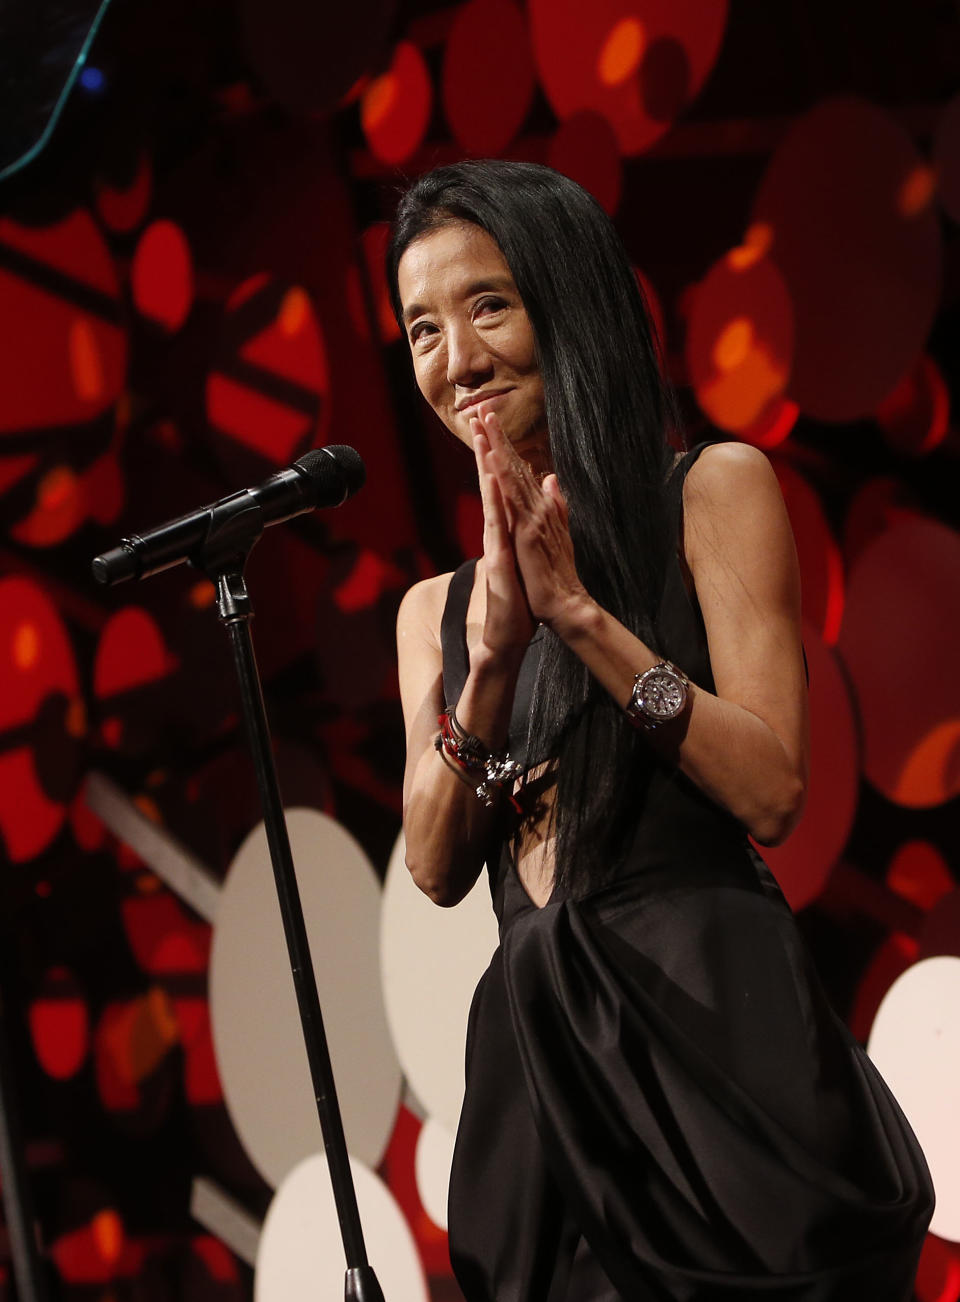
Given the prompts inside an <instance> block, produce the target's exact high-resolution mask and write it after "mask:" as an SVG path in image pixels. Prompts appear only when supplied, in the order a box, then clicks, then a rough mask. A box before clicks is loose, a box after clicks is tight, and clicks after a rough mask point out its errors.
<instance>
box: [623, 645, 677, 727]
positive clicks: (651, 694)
mask: <svg viewBox="0 0 960 1302" xmlns="http://www.w3.org/2000/svg"><path fill="white" fill-rule="evenodd" d="M689 686H690V683H689V680H688V678H687V676H686V674H684V672H683V671H682V670H681V669H678V668H677V666H676V665H673V664H671V663H670V661H669V660H661V661H660V663H659V664H656V665H654V666H653V668H652V669H648V670H647V671H646V673H643V674H637V676H636V678H635V679H634V680H633V691H632V693H631V694H630V700H629V701H628V702H627V704H626V706H625V707H624V708H625V709H626V712H627V714H628V715H629V716H630V719H631V721H632V722H633V723H635V724H638V725H639V726H640V727H641V728H646V729H648V730H652V729H654V728H657V727H659V725H660V724H661V723H669V722H670V720H671V719H676V718H678V717H679V715H681V714H682V713H683V711H684V709H685V708H686V704H687V695H688V688H689Z"/></svg>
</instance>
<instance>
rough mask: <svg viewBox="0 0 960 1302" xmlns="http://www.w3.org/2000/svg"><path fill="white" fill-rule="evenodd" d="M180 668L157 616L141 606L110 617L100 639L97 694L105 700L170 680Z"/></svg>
mask: <svg viewBox="0 0 960 1302" xmlns="http://www.w3.org/2000/svg"><path fill="white" fill-rule="evenodd" d="M177 665H178V662H177V659H176V657H175V656H173V655H172V654H171V653H170V652H169V651H168V650H167V646H166V643H165V642H164V640H163V634H162V633H161V632H160V629H159V628H158V627H157V624H156V621H155V620H154V618H153V616H152V615H150V614H148V613H147V611H145V610H143V609H141V607H139V606H127V607H126V608H125V609H124V610H118V611H117V612H116V614H114V615H111V616H110V619H109V620H108V621H107V625H106V627H105V628H104V630H103V633H102V634H101V636H100V641H99V643H98V645H97V653H96V658H95V660H94V665H93V690H94V692H95V694H96V695H97V697H98V698H99V699H100V700H105V699H107V698H108V697H111V696H116V695H118V694H119V693H121V692H129V691H132V690H133V689H135V688H137V687H143V686H144V685H145V684H147V683H154V682H157V681H158V680H159V679H161V678H166V677H167V675H168V674H171V673H173V671H174V670H175V669H176V668H177Z"/></svg>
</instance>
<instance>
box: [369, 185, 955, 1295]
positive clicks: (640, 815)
mask: <svg viewBox="0 0 960 1302" xmlns="http://www.w3.org/2000/svg"><path fill="white" fill-rule="evenodd" d="M388 263H389V268H390V277H391V286H392V293H393V301H394V308H395V311H396V313H397V318H398V321H399V322H400V323H401V326H402V328H403V329H404V330H405V332H406V335H407V338H408V341H409V346H410V351H411V356H412V359H413V366H414V371H415V373H416V377H417V382H418V385H419V387H420V390H421V392H422V393H423V396H424V398H425V399H426V401H427V402H428V403H429V405H430V406H431V407H432V408H433V410H434V411H435V412H436V414H437V415H438V417H439V418H440V419H441V421H443V423H444V424H445V425H446V426H447V428H448V429H450V430H451V431H452V432H453V433H454V434H455V435H456V437H457V438H459V439H460V440H461V441H462V442H464V443H465V444H467V445H468V446H472V450H473V453H474V456H475V459H476V464H477V473H478V476H479V482H480V490H481V496H482V499H483V508H484V534H483V555H482V557H481V558H480V559H479V560H478V561H474V562H469V563H468V564H467V565H465V566H463V567H461V568H460V569H459V570H458V571H457V572H456V573H455V574H453V575H442V576H440V577H439V578H436V579H429V580H427V581H426V582H424V583H421V584H418V585H416V586H415V587H414V588H413V589H412V590H411V591H410V592H409V593H408V595H407V597H406V598H405V600H404V603H403V606H402V608H401V611H400V616H399V620H398V646H399V660H400V687H401V694H402V698H403V707H404V716H405V720H406V728H407V763H406V771H405V777H404V823H405V832H406V846H407V864H408V867H409V869H410V871H411V873H412V874H413V877H414V879H415V881H416V882H417V884H418V885H419V886H420V887H421V888H422V889H423V890H424V891H425V892H426V893H427V894H428V895H429V896H430V897H431V898H432V899H433V900H435V901H436V902H437V903H439V904H444V905H452V904H456V903H457V902H458V901H459V900H460V899H462V898H463V896H464V895H465V894H466V893H467V891H469V889H470V887H471V886H472V885H473V883H474V881H475V880H476V878H477V876H478V875H479V873H480V871H481V870H482V868H483V865H484V863H486V865H487V867H488V869H489V873H490V884H491V891H492V896H493V904H494V908H495V910H496V913H497V917H498V921H499V925H500V936H501V946H500V948H499V949H498V950H497V952H496V954H495V955H494V958H493V960H492V962H491V965H490V968H489V969H488V971H487V973H486V974H485V976H484V977H483V979H482V980H481V982H480V985H479V986H478V988H477V992H476V995H475V997H474V1004H473V1009H472V1013H471V1019H470V1030H469V1038H468V1046H467V1084H466V1093H465V1097H464V1106H463V1113H462V1116H461V1121H460V1127H459V1131H458V1137H457V1146H456V1153H455V1158H454V1164H453V1171H452V1175H451V1184H450V1218H449V1219H450V1243H451V1257H452V1260H453V1263H454V1268H455V1270H456V1273H457V1277H458V1280H459V1282H460V1285H461V1287H462V1289H463V1292H464V1294H465V1296H466V1297H467V1299H468V1302H506V1300H507V1299H510V1300H511V1302H512V1300H513V1299H516V1300H517V1302H519V1300H520V1299H523V1302H615V1300H616V1299H630V1302H636V1300H637V1299H653V1298H656V1299H658V1302H691V1300H692V1299H693V1298H694V1297H695V1298H696V1299H697V1302H714V1300H716V1302H719V1300H720V1299H724V1300H725V1302H734V1299H742V1298H743V1297H744V1296H747V1295H749V1296H750V1297H768V1298H771V1299H772V1298H774V1297H776V1298H777V1299H778V1302H850V1299H852V1298H854V1297H857V1298H859V1297H870V1298H871V1299H872V1302H905V1299H906V1298H907V1297H908V1296H909V1293H910V1284H911V1280H912V1276H913V1272H914V1269H915V1265H916V1259H917V1255H918V1253H919V1249H920V1244H921V1242H922V1238H923V1233H924V1230H925V1227H926V1224H927V1222H928V1220H929V1216H930V1210H931V1188H930V1182H929V1176H928V1173H927V1170H926V1166H925V1163H924V1160H923V1156H922V1154H921V1152H920V1150H919V1148H918V1146H917V1144H916V1140H915V1139H914V1136H913V1134H912V1132H911V1131H910V1129H909V1126H908V1125H907V1123H906V1121H905V1120H904V1118H903V1116H902V1114H901V1112H900V1110H899V1108H898V1107H897V1105H896V1103H895V1102H894V1101H893V1099H892V1097H891V1096H890V1094H889V1092H888V1091H887V1089H886V1087H885V1086H884V1084H883V1082H882V1081H881V1079H880V1078H879V1076H878V1075H877V1073H876V1071H875V1070H874V1068H873V1067H872V1066H871V1064H870V1062H869V1060H868V1059H867V1058H866V1056H865V1055H864V1054H863V1052H862V1050H861V1049H860V1047H859V1046H858V1045H857V1044H856V1043H855V1042H854V1041H853V1040H852V1038H851V1037H850V1035H849V1034H848V1033H847V1031H846V1029H845V1028H844V1027H843V1026H842V1024H841V1023H840V1022H839V1021H838V1019H837V1018H836V1017H835V1016H834V1014H833V1013H832V1011H831V1010H830V1009H829V1007H828V1006H827V1003H826V1001H825V998H824V996H823V993H822V991H821V988H820V985H819V983H818V981H817V977H816V975H815V972H814V971H813V968H812V965H811V963H810V960H809V957H808V955H807V954H806V952H805V950H804V948H803V945H802V943H801V941H800V939H799V936H798V934H797V931H796V928H795V926H794V922H793V918H792V916H791V914H790V911H789V909H788V907H787V905H786V903H785V902H784V900H783V897H782V895H781V893H780V891H779V889H778V887H777V885H776V883H775V882H774V880H773V878H772V876H771V875H770V873H769V871H768V870H767V869H766V867H765V865H764V864H763V862H762V861H761V860H760V859H759V857H758V856H757V855H756V853H755V852H754V851H753V849H752V848H751V846H750V843H749V841H748V834H749V835H750V836H752V837H753V838H754V839H755V840H757V841H759V842H761V843H762V844H776V843H778V842H780V841H782V840H783V839H784V838H785V837H786V836H787V835H788V834H789V832H790V830H791V828H792V827H793V826H794V824H795V823H796V821H797V819H798V817H799V814H800V810H801V807H802V804H803V797H804V792H805V787H806V779H807V756H808V735H807V734H808V728H807V706H806V684H805V678H804V669H803V654H802V649H801V646H800V632H799V629H800V592H799V580H798V574H797V561H796V552H795V548H794V545H793V539H792V536H791V533H790V527H789V523H788V520H787V516H786V511H785V509H784V505H783V500H782V498H781V496H780V491H779V488H778V486H777V481H776V477H775V476H774V474H773V471H772V470H771V468H770V466H769V464H768V462H767V461H766V459H765V458H764V457H763V455H762V454H761V453H760V452H758V451H756V450H755V449H753V448H749V447H746V446H743V445H738V444H726V445H717V446H707V447H703V446H701V447H698V448H694V449H693V450H691V451H690V452H686V453H683V454H676V453H674V452H673V450H672V449H671V446H670V443H669V442H668V438H667V434H668V430H669V427H670V425H671V422H672V417H673V410H674V409H673V406H672V403H671V400H670V397H669V395H668V394H667V393H666V392H665V389H664V385H663V382H662V380H661V377H660V374H659V371H658V367H657V361H656V357H657V353H656V349H655V347H654V344H653V340H652V338H651V332H650V327H649V324H648V319H647V314H646V311H645V308H644V304H643V301H642V299H641V296H640V292H639V289H638V287H637V281H636V277H635V276H634V274H633V270H632V267H631V266H630V263H629V261H628V260H627V258H626V255H625V253H624V251H623V249H622V246H621V245H620V243H619V241H618V239H617V237H616V235H615V233H614V231H613V228H612V226H611V225H610V223H609V220H608V219H607V217H606V216H605V214H604V213H603V211H602V209H600V207H599V205H597V204H596V203H595V202H594V201H593V200H592V199H591V198H590V197H589V196H588V195H587V194H586V193H585V192H584V191H583V190H581V189H580V188H579V187H578V186H576V185H574V184H573V183H572V182H570V181H568V180H566V179H565V178H563V177H561V176H559V175H558V174H556V173H553V172H551V171H550V170H549V169H547V168H543V167H537V166H533V165H528V164H516V163H492V162H474V163H464V164H460V165H458V166H454V167H448V168H441V169H439V170H438V171H436V172H433V173H431V174H430V175H428V176H426V177H424V178H423V179H422V180H420V181H419V182H418V183H417V184H416V185H415V186H414V187H413V188H412V190H411V191H409V192H408V193H407V195H406V196H405V197H404V199H403V201H402V203H401V207H400V211H399V214H398V217H397V222H396V226H395V229H394V235H393V240H392V244H391V247H390V252H389V258H388Z"/></svg>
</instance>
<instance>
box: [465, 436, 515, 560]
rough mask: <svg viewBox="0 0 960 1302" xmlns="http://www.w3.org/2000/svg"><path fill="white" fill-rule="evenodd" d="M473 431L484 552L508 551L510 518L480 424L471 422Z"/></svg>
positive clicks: (488, 446) (488, 445)
mask: <svg viewBox="0 0 960 1302" xmlns="http://www.w3.org/2000/svg"><path fill="white" fill-rule="evenodd" d="M471 425H472V426H474V427H475V428H474V430H473V435H474V438H473V449H474V455H475V457H476V461H477V472H478V479H479V483H480V500H481V503H482V505H483V528H484V551H485V552H486V551H489V550H492V549H493V548H494V547H501V548H505V549H507V550H509V549H510V542H509V533H510V518H509V515H508V512H507V511H506V509H505V504H504V501H503V495H502V494H501V492H500V486H499V484H498V482H497V477H496V474H495V473H494V470H493V468H492V466H491V464H490V458H491V454H490V444H489V443H488V442H487V439H486V437H485V435H484V433H483V430H482V428H481V426H480V422H479V421H477V420H474V421H471Z"/></svg>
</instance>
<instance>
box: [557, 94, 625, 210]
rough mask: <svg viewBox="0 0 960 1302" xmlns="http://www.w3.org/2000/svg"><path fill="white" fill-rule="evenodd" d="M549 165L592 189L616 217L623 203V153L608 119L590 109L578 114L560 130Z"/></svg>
mask: <svg viewBox="0 0 960 1302" xmlns="http://www.w3.org/2000/svg"><path fill="white" fill-rule="evenodd" d="M547 162H548V163H549V165H550V166H551V167H552V168H554V169H555V170H556V171H558V172H562V173H563V174H564V176H569V177H570V179H571V181H576V182H577V184H578V185H582V186H583V188H584V189H585V190H589V191H590V193H591V194H592V195H593V197H594V199H596V200H597V202H598V203H599V204H600V205H601V207H602V208H603V209H604V211H605V212H608V213H610V214H611V216H612V215H613V213H615V212H616V211H617V207H618V205H619V203H620V190H621V187H622V176H621V167H620V151H619V149H618V148H617V138H616V136H615V135H614V132H613V128H612V127H611V125H610V123H609V122H608V121H607V119H606V118H605V117H602V116H601V115H600V114H599V113H593V112H591V111H590V110H584V112H582V113H574V114H573V116H572V117H569V118H567V120H566V122H562V123H561V124H560V126H559V127H558V128H557V131H556V134H555V135H554V137H553V139H552V140H551V141H550V148H549V150H548V152H547Z"/></svg>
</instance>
